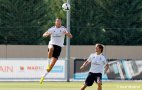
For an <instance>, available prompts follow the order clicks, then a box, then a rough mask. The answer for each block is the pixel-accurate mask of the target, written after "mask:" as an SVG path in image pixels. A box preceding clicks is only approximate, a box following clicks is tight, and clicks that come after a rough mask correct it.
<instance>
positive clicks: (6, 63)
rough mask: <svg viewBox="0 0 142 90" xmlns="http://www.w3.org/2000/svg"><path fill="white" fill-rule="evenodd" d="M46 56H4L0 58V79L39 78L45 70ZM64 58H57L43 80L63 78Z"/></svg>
mask: <svg viewBox="0 0 142 90" xmlns="http://www.w3.org/2000/svg"><path fill="white" fill-rule="evenodd" d="M48 60H49V59H46V58H42V59H41V58H6V59H2V58H1V59H0V81H7V80H8V81H11V80H29V81H30V80H31V81H34V80H39V79H40V78H41V75H42V74H43V73H44V72H45V71H46V67H47V64H48ZM65 77H66V75H65V60H63V59H59V60H58V61H57V62H56V64H55V66H54V68H53V69H52V71H51V72H50V73H49V74H48V75H47V77H46V79H45V80H60V79H63V80H65V79H66V78H65Z"/></svg>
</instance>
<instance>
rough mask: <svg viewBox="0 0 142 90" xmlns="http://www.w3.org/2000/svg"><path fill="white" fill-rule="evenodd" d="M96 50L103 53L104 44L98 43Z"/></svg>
mask: <svg viewBox="0 0 142 90" xmlns="http://www.w3.org/2000/svg"><path fill="white" fill-rule="evenodd" d="M95 50H96V52H100V53H102V52H103V50H104V46H103V45H102V44H99V43H98V44H96V47H95Z"/></svg>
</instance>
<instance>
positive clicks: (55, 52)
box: [52, 45, 62, 59]
mask: <svg viewBox="0 0 142 90" xmlns="http://www.w3.org/2000/svg"><path fill="white" fill-rule="evenodd" d="M53 48H54V50H53V55H52V57H54V58H57V59H58V57H59V56H60V53H61V50H62V47H60V46H58V45H53Z"/></svg>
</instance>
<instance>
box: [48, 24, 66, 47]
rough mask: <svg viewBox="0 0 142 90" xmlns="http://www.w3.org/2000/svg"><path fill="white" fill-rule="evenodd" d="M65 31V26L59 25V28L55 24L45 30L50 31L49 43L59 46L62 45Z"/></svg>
mask: <svg viewBox="0 0 142 90" xmlns="http://www.w3.org/2000/svg"><path fill="white" fill-rule="evenodd" d="M65 31H66V32H67V30H66V28H65V27H64V26H61V27H60V28H57V27H56V26H53V27H51V28H50V29H48V31H47V32H50V33H52V34H51V37H50V41H49V44H54V45H58V46H60V47H63V46H64V38H65V34H64V32H65Z"/></svg>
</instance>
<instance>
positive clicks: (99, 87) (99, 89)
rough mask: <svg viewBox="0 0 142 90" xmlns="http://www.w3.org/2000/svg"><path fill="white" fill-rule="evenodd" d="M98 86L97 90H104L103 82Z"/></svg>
mask: <svg viewBox="0 0 142 90" xmlns="http://www.w3.org/2000/svg"><path fill="white" fill-rule="evenodd" d="M97 84H98V88H97V90H102V83H101V82H99V83H97Z"/></svg>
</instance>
